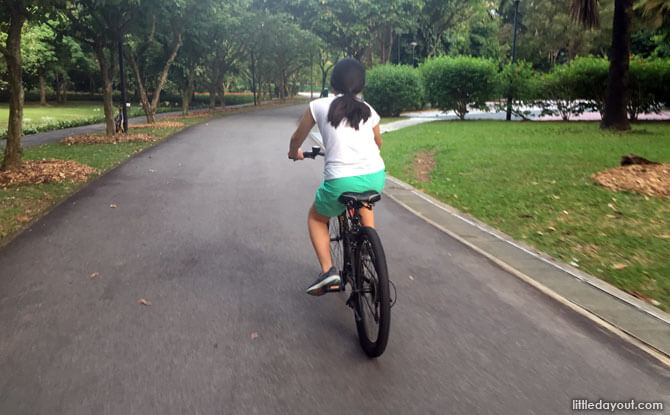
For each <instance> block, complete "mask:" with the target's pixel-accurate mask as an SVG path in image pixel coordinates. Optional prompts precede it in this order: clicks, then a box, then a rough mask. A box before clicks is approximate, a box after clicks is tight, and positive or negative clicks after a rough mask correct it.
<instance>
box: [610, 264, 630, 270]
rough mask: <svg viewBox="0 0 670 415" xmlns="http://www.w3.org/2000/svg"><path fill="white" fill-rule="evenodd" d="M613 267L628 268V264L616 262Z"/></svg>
mask: <svg viewBox="0 0 670 415" xmlns="http://www.w3.org/2000/svg"><path fill="white" fill-rule="evenodd" d="M612 268H614V269H624V268H628V265H626V264H614V265H612Z"/></svg>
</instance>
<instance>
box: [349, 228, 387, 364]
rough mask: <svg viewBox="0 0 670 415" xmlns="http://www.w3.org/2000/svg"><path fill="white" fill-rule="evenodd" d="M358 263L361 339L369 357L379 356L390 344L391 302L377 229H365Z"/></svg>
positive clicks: (357, 318) (357, 249)
mask: <svg viewBox="0 0 670 415" xmlns="http://www.w3.org/2000/svg"><path fill="white" fill-rule="evenodd" d="M354 260H355V267H354V268H355V270H356V274H355V281H356V292H357V294H356V299H355V301H354V307H355V312H356V329H357V331H358V340H359V342H360V344H361V347H362V348H363V351H365V354H367V355H368V356H369V357H371V358H374V357H379V356H381V354H382V353H384V350H385V349H386V345H387V344H388V338H389V331H390V328H391V301H390V298H389V295H390V294H389V278H388V268H387V265H386V256H385V255H384V248H383V247H382V243H381V240H380V239H379V235H377V232H376V231H375V230H374V229H373V228H368V227H363V228H361V233H360V235H359V238H358V244H357V247H356V253H355V257H354ZM366 263H367V264H366ZM373 274H374V275H373Z"/></svg>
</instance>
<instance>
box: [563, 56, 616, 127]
mask: <svg viewBox="0 0 670 415" xmlns="http://www.w3.org/2000/svg"><path fill="white" fill-rule="evenodd" d="M609 68H610V63H609V61H608V60H607V59H603V58H596V57H592V56H589V57H588V58H585V57H578V58H575V59H574V60H573V61H572V62H570V65H569V66H568V67H567V68H566V70H567V78H566V79H565V80H564V81H565V82H567V83H568V86H569V87H570V88H573V89H574V96H575V97H577V98H578V99H580V100H585V101H586V102H582V105H583V106H584V108H585V109H595V110H597V111H598V112H600V115H601V116H602V115H603V112H604V110H605V94H606V92H607V77H608V74H609Z"/></svg>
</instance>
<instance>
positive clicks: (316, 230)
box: [307, 204, 333, 272]
mask: <svg viewBox="0 0 670 415" xmlns="http://www.w3.org/2000/svg"><path fill="white" fill-rule="evenodd" d="M329 220H330V218H329V217H327V216H323V215H322V214H320V213H319V212H318V211H317V210H316V207H314V204H312V207H311V208H310V209H309V215H308V216H307V228H308V229H309V237H310V238H311V239H312V245H314V250H315V251H316V257H317V258H318V259H319V263H320V264H321V272H326V271H328V270H329V269H330V268H331V267H332V266H333V260H332V259H331V257H330V236H329V235H328V221H329Z"/></svg>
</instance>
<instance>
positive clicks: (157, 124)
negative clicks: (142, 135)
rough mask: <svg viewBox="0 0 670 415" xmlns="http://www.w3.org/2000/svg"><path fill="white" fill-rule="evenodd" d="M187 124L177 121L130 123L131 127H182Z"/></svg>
mask: <svg viewBox="0 0 670 415" xmlns="http://www.w3.org/2000/svg"><path fill="white" fill-rule="evenodd" d="M184 125H185V124H184V123H183V122H177V121H160V122H155V123H153V124H130V125H129V126H128V128H129V129H131V130H132V129H133V128H180V127H183V126H184Z"/></svg>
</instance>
